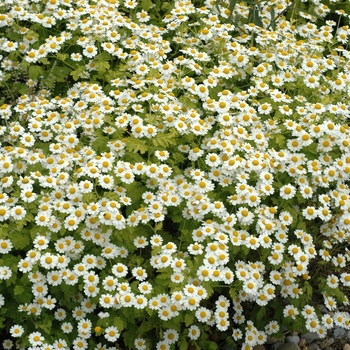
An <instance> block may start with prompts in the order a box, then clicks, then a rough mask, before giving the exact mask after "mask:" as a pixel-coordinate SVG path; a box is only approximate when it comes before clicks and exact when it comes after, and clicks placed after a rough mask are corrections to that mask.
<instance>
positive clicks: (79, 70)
mask: <svg viewBox="0 0 350 350" xmlns="http://www.w3.org/2000/svg"><path fill="white" fill-rule="evenodd" d="M84 71H85V66H79V67H78V68H77V69H76V70H73V71H72V72H71V73H70V75H71V76H72V77H73V79H74V80H75V81H77V80H78V79H79V76H80V74H81V73H83V72H84Z"/></svg>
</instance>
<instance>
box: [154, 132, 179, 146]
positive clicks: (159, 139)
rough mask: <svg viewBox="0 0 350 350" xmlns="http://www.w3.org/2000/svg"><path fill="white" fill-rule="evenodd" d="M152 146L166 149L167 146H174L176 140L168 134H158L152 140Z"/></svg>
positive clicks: (172, 135)
mask: <svg viewBox="0 0 350 350" xmlns="http://www.w3.org/2000/svg"><path fill="white" fill-rule="evenodd" d="M152 141H153V144H154V146H156V147H163V148H167V147H168V146H169V145H176V144H177V142H178V141H177V139H176V138H175V135H174V134H170V133H166V134H164V133H158V134H157V136H156V137H154V138H153V139H152Z"/></svg>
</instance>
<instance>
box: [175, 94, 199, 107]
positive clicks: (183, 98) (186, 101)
mask: <svg viewBox="0 0 350 350" xmlns="http://www.w3.org/2000/svg"><path fill="white" fill-rule="evenodd" d="M179 101H180V102H181V103H182V104H183V105H184V106H185V107H188V108H196V107H197V106H196V104H195V103H193V102H192V101H191V99H190V98H189V97H187V96H185V95H182V96H180V97H179Z"/></svg>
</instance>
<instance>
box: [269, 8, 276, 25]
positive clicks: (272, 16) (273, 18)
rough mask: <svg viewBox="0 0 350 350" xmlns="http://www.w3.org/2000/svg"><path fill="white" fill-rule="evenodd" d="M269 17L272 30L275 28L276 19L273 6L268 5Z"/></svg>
mask: <svg viewBox="0 0 350 350" xmlns="http://www.w3.org/2000/svg"><path fill="white" fill-rule="evenodd" d="M270 17H271V22H270V25H271V28H272V30H276V20H275V9H274V7H273V6H270Z"/></svg>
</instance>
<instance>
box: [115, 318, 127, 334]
mask: <svg viewBox="0 0 350 350" xmlns="http://www.w3.org/2000/svg"><path fill="white" fill-rule="evenodd" d="M113 325H114V326H115V327H117V328H118V330H119V332H121V331H122V330H123V329H124V328H125V326H124V322H123V320H122V319H121V318H120V317H114V319H113Z"/></svg>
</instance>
